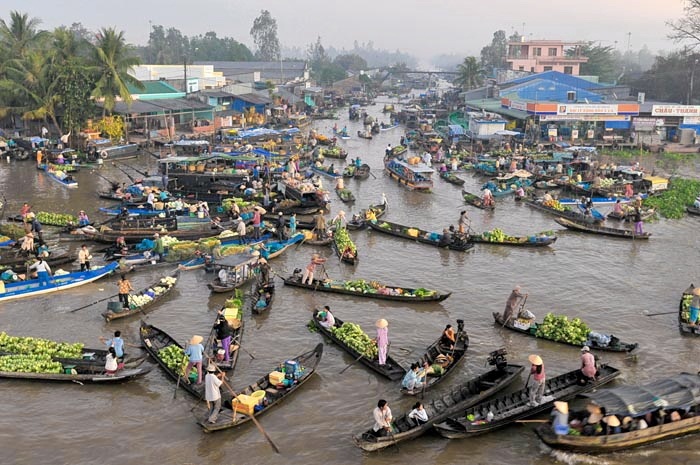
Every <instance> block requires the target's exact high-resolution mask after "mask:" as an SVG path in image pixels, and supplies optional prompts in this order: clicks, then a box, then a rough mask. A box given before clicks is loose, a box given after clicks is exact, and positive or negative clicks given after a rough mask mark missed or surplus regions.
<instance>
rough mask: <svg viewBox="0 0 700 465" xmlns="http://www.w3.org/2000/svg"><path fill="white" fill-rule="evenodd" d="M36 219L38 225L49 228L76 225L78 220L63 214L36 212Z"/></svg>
mask: <svg viewBox="0 0 700 465" xmlns="http://www.w3.org/2000/svg"><path fill="white" fill-rule="evenodd" d="M36 219H37V221H39V223H41V224H46V225H49V226H68V225H69V224H77V223H78V218H76V217H75V216H73V215H66V214H63V213H49V212H38V213H37V214H36Z"/></svg>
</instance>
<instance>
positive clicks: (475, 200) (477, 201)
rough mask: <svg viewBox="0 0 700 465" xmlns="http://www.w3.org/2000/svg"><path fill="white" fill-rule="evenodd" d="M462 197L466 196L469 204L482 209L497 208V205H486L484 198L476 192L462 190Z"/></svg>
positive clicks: (465, 198) (465, 199)
mask: <svg viewBox="0 0 700 465" xmlns="http://www.w3.org/2000/svg"><path fill="white" fill-rule="evenodd" d="M462 197H464V201H465V202H466V203H468V204H469V205H472V206H474V207H476V208H481V209H482V210H493V209H495V208H496V205H495V204H493V205H484V201H483V200H482V198H481V197H479V196H478V195H476V194H471V193H469V192H467V191H465V190H463V191H462Z"/></svg>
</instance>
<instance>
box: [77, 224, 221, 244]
mask: <svg viewBox="0 0 700 465" xmlns="http://www.w3.org/2000/svg"><path fill="white" fill-rule="evenodd" d="M155 233H160V230H158V229H122V230H113V229H105V230H102V231H98V230H95V231H94V232H87V231H86V232H84V235H85V236H86V237H88V238H90V239H91V240H93V241H96V242H101V243H103V244H114V243H115V242H116V240H117V238H118V237H124V240H125V241H126V242H127V243H129V244H135V243H138V242H141V241H142V240H144V239H152V238H153V235H154V234H155ZM219 234H221V230H220V229H218V228H214V227H212V226H207V227H202V228H196V229H176V230H174V231H167V232H164V233H163V236H170V237H175V238H177V239H179V240H181V241H193V240H197V239H206V238H208V237H215V236H218V235H219Z"/></svg>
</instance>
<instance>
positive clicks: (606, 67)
mask: <svg viewBox="0 0 700 465" xmlns="http://www.w3.org/2000/svg"><path fill="white" fill-rule="evenodd" d="M575 53H576V50H574V49H569V50H567V54H568V55H570V56H572V55H573V54H575ZM578 53H579V55H582V56H584V57H587V58H588V61H587V62H586V63H581V68H580V74H581V75H583V76H598V77H600V80H601V82H615V81H616V80H617V76H618V75H619V74H620V72H621V67H620V61H621V60H620V57H616V56H615V49H614V48H613V47H612V46H602V45H593V44H587V45H583V46H581V47H579V49H578Z"/></svg>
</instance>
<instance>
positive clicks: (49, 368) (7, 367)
mask: <svg viewBox="0 0 700 465" xmlns="http://www.w3.org/2000/svg"><path fill="white" fill-rule="evenodd" d="M0 371H11V372H15V373H61V372H62V371H63V365H61V364H60V363H59V362H54V361H53V360H51V357H48V356H46V355H19V354H15V355H4V356H2V357H0Z"/></svg>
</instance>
